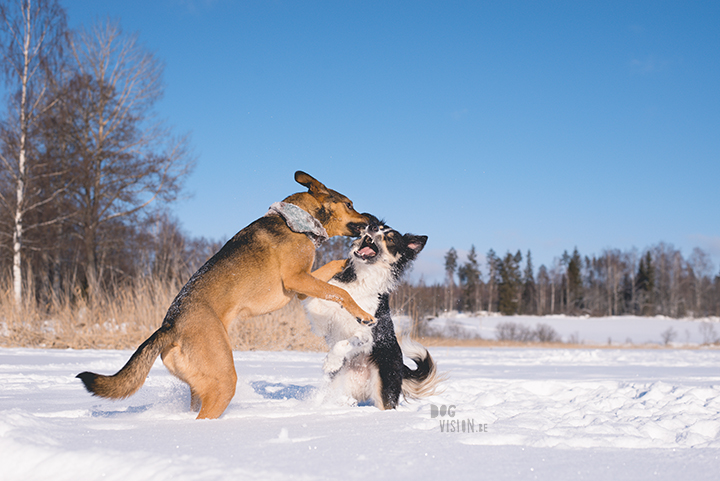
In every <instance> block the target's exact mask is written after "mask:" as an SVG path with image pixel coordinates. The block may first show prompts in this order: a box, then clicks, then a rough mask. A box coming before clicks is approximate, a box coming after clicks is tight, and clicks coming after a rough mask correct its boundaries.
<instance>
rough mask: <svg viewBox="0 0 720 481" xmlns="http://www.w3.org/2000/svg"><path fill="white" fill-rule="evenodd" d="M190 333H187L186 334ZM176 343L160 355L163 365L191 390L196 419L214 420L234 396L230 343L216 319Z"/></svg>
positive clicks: (235, 379)
mask: <svg viewBox="0 0 720 481" xmlns="http://www.w3.org/2000/svg"><path fill="white" fill-rule="evenodd" d="M188 331H189V332H188ZM192 331H193V330H192V329H190V330H187V331H185V332H186V333H188V334H190V333H192V334H195V335H191V336H190V337H189V338H184V339H181V340H179V341H178V342H176V344H175V345H173V346H172V347H171V348H170V349H168V350H167V351H166V352H165V353H163V363H165V366H167V368H168V370H169V371H170V372H171V373H173V374H174V375H175V376H177V377H178V378H180V379H181V380H183V381H185V382H186V383H187V384H188V385H189V386H190V396H191V400H190V404H191V408H192V409H193V410H197V409H200V412H199V414H198V416H197V418H198V419H215V418H218V417H220V415H221V414H222V413H223V412H224V411H225V409H226V408H227V406H228V404H230V401H231V400H232V398H233V396H234V395H235V386H236V384H237V374H236V372H235V363H234V362H233V356H232V349H231V348H230V339H229V337H228V335H227V332H226V331H225V328H224V327H223V325H222V324H221V323H220V321H219V320H218V319H207V320H204V321H203V322H202V332H196V333H193V332H192Z"/></svg>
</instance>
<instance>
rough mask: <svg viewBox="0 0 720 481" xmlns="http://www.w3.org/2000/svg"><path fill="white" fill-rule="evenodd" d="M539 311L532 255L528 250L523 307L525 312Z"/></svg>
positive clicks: (524, 273) (524, 274)
mask: <svg viewBox="0 0 720 481" xmlns="http://www.w3.org/2000/svg"><path fill="white" fill-rule="evenodd" d="M536 311H537V288H536V286H535V276H534V275H533V264H532V255H531V254H530V251H529V250H528V253H527V260H526V264H525V271H524V272H523V292H522V309H521V312H522V313H523V314H535V313H536Z"/></svg>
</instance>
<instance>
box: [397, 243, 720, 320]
mask: <svg viewBox="0 0 720 481" xmlns="http://www.w3.org/2000/svg"><path fill="white" fill-rule="evenodd" d="M445 274H446V278H445V282H444V283H443V284H435V285H430V286H428V285H425V284H424V283H422V282H421V283H420V284H418V285H410V284H407V283H405V284H403V285H402V286H401V287H400V289H398V292H397V294H396V297H395V299H394V301H393V302H394V306H393V307H394V308H395V309H398V310H403V311H404V312H407V313H408V314H410V315H411V316H412V317H413V318H414V319H416V320H422V319H424V318H427V317H428V316H438V315H440V314H442V313H443V312H448V311H459V312H467V313H478V312H480V311H486V312H488V313H501V314H504V315H514V314H526V315H547V314H567V315H590V316H612V315H622V314H628V315H640V316H655V315H663V316H669V317H675V318H678V317H706V316H720V274H718V273H717V272H716V271H714V267H713V264H712V261H711V259H710V256H709V255H708V253H707V252H705V251H703V250H702V249H700V248H695V249H693V251H692V253H691V254H690V256H689V257H687V258H686V257H684V256H683V255H682V253H681V252H680V251H679V250H677V249H675V248H674V247H673V246H671V245H668V244H665V243H660V244H658V245H656V246H654V247H651V248H648V249H646V250H644V251H642V252H638V251H637V250H635V249H633V250H629V251H621V250H619V249H606V250H605V251H603V252H602V253H601V254H600V255H591V256H588V255H586V256H582V255H581V254H580V252H578V250H577V249H575V250H574V251H573V252H572V253H568V252H567V251H565V252H564V253H563V254H562V256H560V257H557V258H555V260H554V262H553V264H552V265H551V266H550V267H547V266H545V265H541V266H540V267H539V268H538V269H537V271H536V270H535V268H534V266H533V262H532V254H531V252H530V251H528V252H527V254H526V255H525V256H524V257H523V255H522V252H521V251H517V252H516V253H514V254H513V253H511V252H507V253H506V254H505V255H504V256H498V255H497V254H496V253H495V251H494V250H492V249H490V250H489V251H488V252H487V254H486V255H485V260H484V262H483V266H482V268H481V265H480V261H479V260H478V254H477V252H476V249H475V246H473V247H472V248H471V249H470V252H469V253H468V255H467V258H466V259H464V260H461V259H459V258H458V254H457V252H456V251H455V249H454V248H453V249H450V250H449V251H448V252H447V253H446V255H445Z"/></svg>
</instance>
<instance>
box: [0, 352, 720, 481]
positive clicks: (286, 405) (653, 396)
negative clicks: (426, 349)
mask: <svg viewBox="0 0 720 481" xmlns="http://www.w3.org/2000/svg"><path fill="white" fill-rule="evenodd" d="M431 352H432V354H433V356H434V357H435V359H436V361H437V363H438V365H439V366H440V369H441V370H442V371H446V372H449V375H450V378H449V379H448V380H447V381H446V382H445V383H444V385H445V392H444V393H442V394H440V395H436V396H434V397H432V398H429V399H426V400H423V401H415V402H404V403H402V405H401V406H400V408H399V409H397V410H396V411H387V412H385V411H380V410H378V409H376V408H374V407H372V406H360V407H358V406H351V405H340V404H337V403H333V402H328V401H324V402H323V401H321V400H320V398H321V393H322V379H321V371H320V365H321V362H322V358H323V354H321V353H303V352H237V353H235V365H236V367H237V370H238V373H239V376H240V380H239V382H238V391H237V394H236V396H235V398H234V400H233V402H232V403H231V404H230V406H229V407H228V409H227V411H226V413H225V414H224V415H223V417H221V418H220V419H217V420H209V421H208V420H206V421H196V420H195V419H194V417H195V414H194V413H192V412H190V411H189V393H188V390H187V388H186V387H185V385H183V384H182V383H181V382H180V381H178V380H176V379H174V378H173V377H172V376H171V375H169V374H168V372H167V371H166V370H165V368H164V367H163V366H162V364H161V363H159V362H158V363H156V364H155V366H154V367H153V369H152V371H151V373H150V376H149V378H148V380H147V382H146V384H145V386H144V387H143V388H142V389H141V390H140V392H139V393H138V394H136V395H135V396H133V397H131V398H129V399H126V400H123V401H117V402H111V401H105V400H102V399H98V398H93V397H91V396H90V395H88V394H87V393H86V392H85V391H84V389H83V388H82V386H81V383H80V381H79V380H77V379H75V378H74V376H75V374H77V373H78V372H80V371H82V370H85V369H90V370H94V371H97V372H103V373H112V372H114V371H115V370H116V369H118V368H119V367H120V366H122V365H123V364H124V362H125V361H126V360H127V358H128V357H129V355H130V352H129V351H90V350H89V351H73V350H64V351H60V350H35V349H0V479H2V480H3V481H10V480H36V479H37V480H44V479H48V480H53V481H56V480H93V479H115V480H123V481H124V480H129V479H132V480H142V479H148V480H153V481H160V480H172V481H182V480H212V479H228V480H231V479H232V480H238V479H263V480H274V479H277V480H283V481H284V480H288V479H307V480H312V479H343V480H345V479H361V480H375V479H393V480H397V479H428V480H437V479H521V480H524V479H547V480H576V479H597V480H608V479H612V480H625V479H627V480H638V479H673V480H676V479H691V480H693V481H698V480H716V479H718V467H720V434H719V433H720V350H713V349H695V350H672V349H651V350H635V349H575V350H571V349H509V348H495V349H488V348H433V349H431ZM451 414H452V415H451ZM434 415H435V417H433V416H434Z"/></svg>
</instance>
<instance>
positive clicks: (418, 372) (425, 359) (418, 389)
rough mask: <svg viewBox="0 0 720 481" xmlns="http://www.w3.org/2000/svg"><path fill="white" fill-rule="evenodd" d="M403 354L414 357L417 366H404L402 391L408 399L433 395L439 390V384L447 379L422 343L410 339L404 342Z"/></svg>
mask: <svg viewBox="0 0 720 481" xmlns="http://www.w3.org/2000/svg"><path fill="white" fill-rule="evenodd" d="M402 350H403V354H404V355H406V356H407V357H409V358H410V359H412V360H413V361H414V362H415V364H416V365H417V367H416V368H415V369H410V368H409V367H407V366H403V382H402V393H403V396H405V397H406V398H408V399H419V398H423V397H427V396H432V395H433V394H436V393H437V392H438V385H439V384H440V383H441V382H442V381H444V380H445V379H446V376H445V375H444V374H442V375H440V374H438V372H437V365H436V364H435V361H433V358H432V356H431V355H430V353H429V352H428V350H427V349H425V348H424V347H423V346H422V345H420V344H418V343H417V342H413V341H411V340H409V339H404V340H403V343H402Z"/></svg>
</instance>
